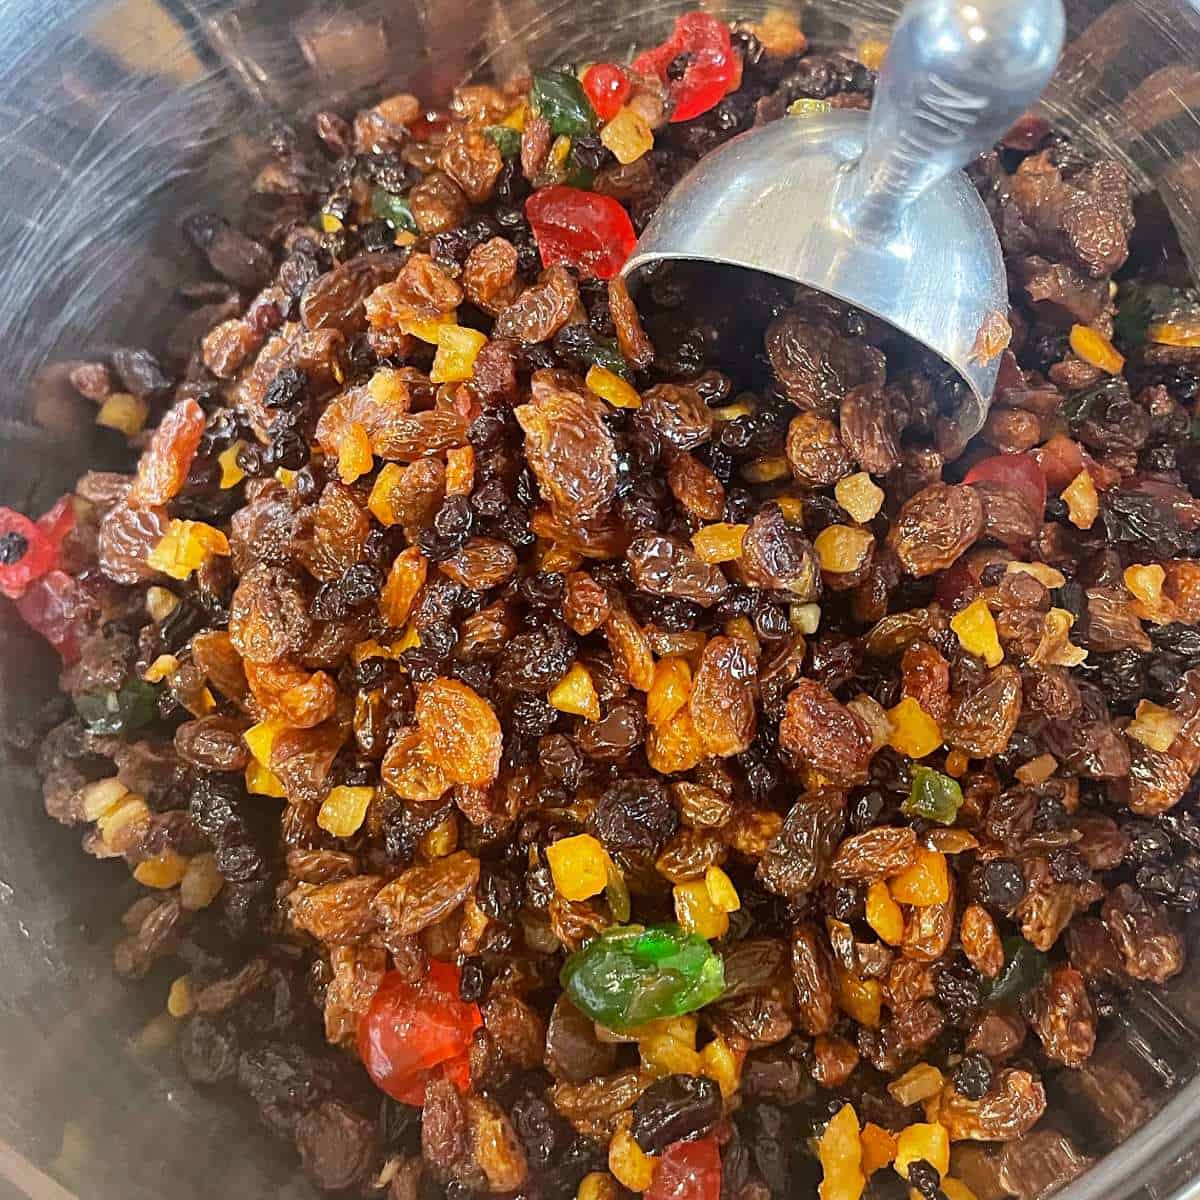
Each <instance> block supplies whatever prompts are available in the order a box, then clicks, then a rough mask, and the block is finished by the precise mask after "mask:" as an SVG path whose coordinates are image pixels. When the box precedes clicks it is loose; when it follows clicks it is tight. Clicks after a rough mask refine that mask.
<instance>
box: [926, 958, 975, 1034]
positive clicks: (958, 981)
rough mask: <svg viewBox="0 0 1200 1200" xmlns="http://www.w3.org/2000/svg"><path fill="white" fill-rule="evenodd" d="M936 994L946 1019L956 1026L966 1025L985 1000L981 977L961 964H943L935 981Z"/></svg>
mask: <svg viewBox="0 0 1200 1200" xmlns="http://www.w3.org/2000/svg"><path fill="white" fill-rule="evenodd" d="M934 992H935V994H936V995H937V998H938V1003H939V1004H941V1006H942V1008H943V1009H944V1010H945V1012H946V1017H947V1019H948V1020H950V1021H951V1022H952V1023H953V1024H955V1025H964V1024H965V1023H967V1022H968V1021H969V1020H970V1019H971V1017H972V1016H973V1015H974V1013H975V1011H976V1009H978V1008H979V1005H980V1003H981V1002H982V1000H983V993H982V989H981V987H980V982H979V975H978V973H977V972H976V971H975V970H974V969H973V968H972V967H969V966H967V965H965V964H961V963H943V964H942V966H941V967H940V969H939V970H938V972H937V976H936V978H935V979H934Z"/></svg>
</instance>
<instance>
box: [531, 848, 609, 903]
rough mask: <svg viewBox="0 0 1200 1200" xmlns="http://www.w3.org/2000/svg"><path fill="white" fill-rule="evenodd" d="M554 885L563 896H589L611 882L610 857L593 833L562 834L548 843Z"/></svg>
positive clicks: (547, 855) (570, 898) (567, 898)
mask: <svg viewBox="0 0 1200 1200" xmlns="http://www.w3.org/2000/svg"><path fill="white" fill-rule="evenodd" d="M546 861H547V863H549V865H550V874H551V875H552V876H553V878H554V886H555V888H556V889H557V891H558V893H559V895H560V896H562V897H563V899H564V900H590V899H591V897H593V896H598V895H599V894H600V893H601V892H602V891H604V889H605V887H606V886H607V884H608V873H609V869H610V866H611V861H612V860H611V859H610V858H609V857H608V851H607V850H605V849H604V847H603V846H602V845H601V844H600V843H599V842H598V841H597V840H596V839H595V838H594V837H592V835H591V834H590V833H581V834H578V835H576V836H575V837H566V838H560V839H559V840H558V841H557V842H551V844H550V845H549V846H547V847H546Z"/></svg>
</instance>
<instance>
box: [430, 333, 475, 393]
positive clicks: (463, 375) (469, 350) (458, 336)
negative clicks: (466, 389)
mask: <svg viewBox="0 0 1200 1200" xmlns="http://www.w3.org/2000/svg"><path fill="white" fill-rule="evenodd" d="M486 345H487V336H486V334H482V333H480V332H479V331H478V330H477V329H468V328H467V327H466V326H465V325H441V326H439V327H438V331H437V353H436V354H435V355H434V358H433V368H432V369H431V370H430V372H429V381H430V382H431V383H463V382H465V381H466V380H468V379H470V378H471V375H472V374H473V373H474V371H475V359H476V358H478V356H479V352H480V350H482V349H483V348H484V346H486Z"/></svg>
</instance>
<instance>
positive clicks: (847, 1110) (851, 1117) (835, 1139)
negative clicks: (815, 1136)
mask: <svg viewBox="0 0 1200 1200" xmlns="http://www.w3.org/2000/svg"><path fill="white" fill-rule="evenodd" d="M817 1157H818V1158H819V1159H820V1161H821V1170H822V1173H823V1178H822V1180H821V1183H820V1187H819V1188H818V1195H819V1196H820V1200H859V1197H860V1196H861V1195H862V1194H863V1188H865V1187H866V1183H867V1180H866V1176H865V1175H864V1174H863V1162H862V1159H863V1147H862V1139H861V1137H860V1133H859V1126H858V1114H857V1113H856V1112H855V1111H854V1106H853V1105H850V1104H843V1105H842V1107H841V1108H840V1109H839V1110H838V1111H837V1112H836V1113H835V1114H834V1115H833V1116H832V1117H831V1118H830V1119H829V1123H828V1124H827V1125H826V1126H825V1130H824V1132H823V1133H822V1134H821V1137H820V1139H819V1140H818V1142H817Z"/></svg>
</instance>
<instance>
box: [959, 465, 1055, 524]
mask: <svg viewBox="0 0 1200 1200" xmlns="http://www.w3.org/2000/svg"><path fill="white" fill-rule="evenodd" d="M963 482H964V483H984V482H993V483H1003V484H1006V485H1007V486H1008V487H1011V488H1013V489H1014V490H1015V491H1017V492H1019V493H1020V495H1021V496H1022V498H1023V499H1024V500H1025V501H1026V503H1027V504H1028V505H1029V507H1030V508H1031V509H1032V510H1033V511H1034V512H1035V513H1037V514H1038V516H1039V517H1040V516H1041V515H1042V513H1043V512H1044V511H1045V509H1046V476H1045V474H1043V472H1042V468H1041V467H1040V466H1039V465H1038V461H1037V459H1035V458H1034V457H1033V455H1032V454H996V455H993V456H992V457H991V458H985V459H983V461H982V462H977V463H976V464H975V465H974V466H973V467H972V468H971V469H970V471H968V472H967V477H966V479H964V480H963Z"/></svg>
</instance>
